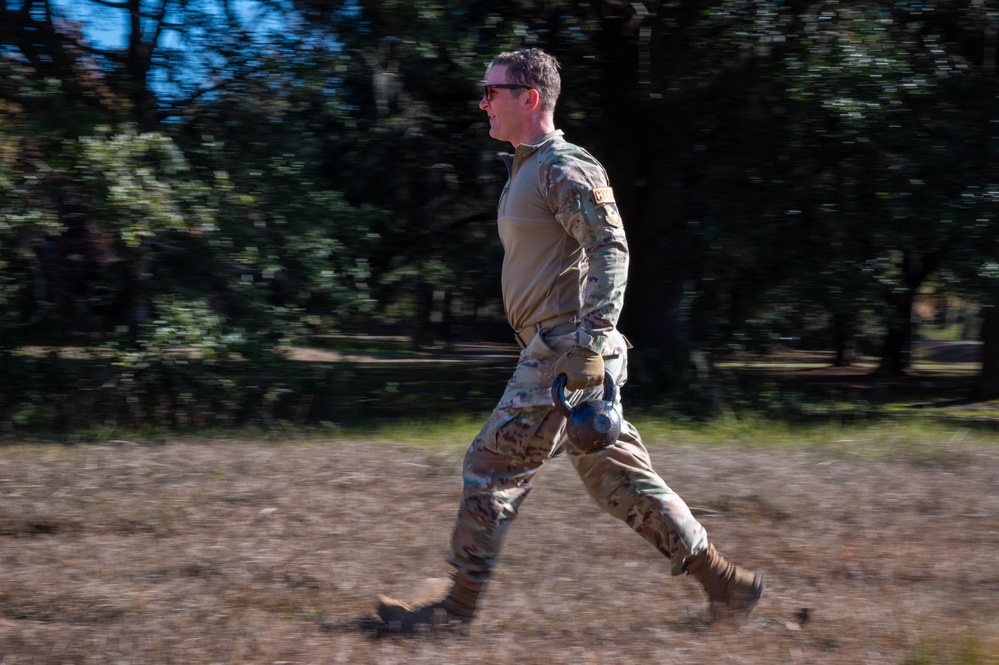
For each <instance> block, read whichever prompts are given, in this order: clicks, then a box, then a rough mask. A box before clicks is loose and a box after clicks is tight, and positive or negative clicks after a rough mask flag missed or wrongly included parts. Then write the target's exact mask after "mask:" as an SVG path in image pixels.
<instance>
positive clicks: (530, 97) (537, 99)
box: [524, 88, 541, 111]
mask: <svg viewBox="0 0 999 665" xmlns="http://www.w3.org/2000/svg"><path fill="white" fill-rule="evenodd" d="M540 104H541V93H539V92H538V91H537V90H535V89H534V88H529V89H528V91H527V99H526V100H525V102H524V106H525V107H526V108H527V110H528V111H533V110H534V109H536V108H538V106H539V105H540Z"/></svg>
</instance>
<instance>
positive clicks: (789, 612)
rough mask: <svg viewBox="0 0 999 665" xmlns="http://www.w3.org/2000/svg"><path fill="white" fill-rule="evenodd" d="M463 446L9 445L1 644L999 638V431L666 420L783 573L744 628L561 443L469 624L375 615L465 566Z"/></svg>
mask: <svg viewBox="0 0 999 665" xmlns="http://www.w3.org/2000/svg"><path fill="white" fill-rule="evenodd" d="M462 448H463V443H462V442H455V443H454V445H453V446H450V447H449V448H447V449H443V450H435V451H429V450H426V449H420V448H413V447H409V446H402V445H395V444H392V443H384V442H333V443H319V442H308V443H287V444H283V445H280V444H273V443H270V444H269V443H260V442H231V441H230V442H221V441H213V442H206V441H185V442H177V443H172V444H169V445H161V446H139V445H129V444H121V445H114V446H90V447H61V446H50V445H45V446H16V447H8V448H0V662H4V663H15V662H16V663H33V664H36V665H42V664H49V663H52V664H55V663H59V664H64V663H73V664H75V663H80V664H82V663H108V662H115V663H136V664H138V663H142V664H144V665H153V664H159V663H184V664H185V665H196V664H200V663H204V664H207V663H242V664H255V663H261V664H263V663H268V664H271V663H275V662H285V663H351V664H366V663H566V664H569V663H572V664H574V665H575V664H578V663H599V664H601V665H603V664H607V663H634V662H646V661H654V662H676V663H705V664H706V663H756V664H769V663H774V664H776V663H781V664H786V663H849V664H851V665H852V664H856V663H868V664H871V663H890V664H895V665H897V664H900V663H905V662H957V660H956V659H957V658H958V655H959V654H960V653H963V651H962V650H963V649H966V648H974V649H977V653H978V654H979V656H980V658H981V660H979V661H976V662H989V663H994V662H996V661H995V659H994V658H993V657H992V656H990V655H989V654H995V653H997V652H999V628H997V626H999V609H997V608H996V603H995V598H996V595H997V593H999V568H997V566H996V563H995V552H996V551H997V550H999V518H997V517H996V516H997V515H999V492H997V489H999V450H997V449H995V448H981V447H978V446H970V445H962V444H961V443H960V442H958V441H957V440H956V439H955V441H952V442H949V443H944V444H940V445H939V446H936V445H934V446H933V447H932V451H928V450H924V449H923V448H916V449H914V448H913V447H912V446H911V445H907V444H906V442H902V443H900V445H899V449H898V450H897V451H891V450H889V451H886V452H887V454H885V455H881V456H879V459H875V460H872V459H865V457H864V456H863V455H862V454H861V453H862V452H863V450H864V447H863V442H862V441H856V442H853V443H849V444H844V443H830V445H829V446H820V447H816V448H812V449H808V450H796V451H778V450H765V449H754V450H746V449H743V448H737V447H717V448H716V447H712V448H710V449H698V448H693V447H687V446H670V445H666V444H665V443H663V442H653V443H652V444H651V445H650V448H651V451H652V456H653V460H654V462H655V464H656V467H657V469H659V470H660V473H662V474H663V476H664V477H665V478H666V479H667V481H668V482H669V483H670V484H671V485H672V486H673V487H674V488H675V489H677V490H678V491H679V492H680V494H681V495H682V496H684V497H685V498H686V499H687V501H688V502H689V503H690V504H691V505H692V507H693V509H694V511H695V512H696V513H697V514H698V515H699V517H700V518H701V519H702V520H703V522H704V524H705V525H706V527H707V528H708V531H709V533H710V534H711V537H712V539H713V540H714V542H716V544H717V545H718V546H719V547H720V548H721V549H722V550H723V551H725V552H726V553H728V554H730V555H732V556H733V557H734V558H735V559H736V560H738V561H740V562H743V563H746V564H748V565H752V566H759V567H761V568H763V569H765V570H766V571H767V573H768V577H769V588H768V592H767V595H766V596H765V599H764V601H763V603H762V604H761V605H760V607H759V608H758V609H757V611H756V613H755V614H754V615H753V617H752V618H751V619H750V621H749V622H748V623H747V624H746V625H745V626H743V627H742V629H741V630H734V629H733V628H732V627H730V626H726V625H711V624H709V622H708V620H707V613H706V607H705V603H704V599H703V597H702V594H701V592H700V591H699V589H698V588H697V586H696V584H695V583H694V582H693V581H692V580H690V579H689V578H671V577H670V575H669V569H668V566H667V564H666V562H665V561H664V560H662V559H661V558H660V557H659V556H658V555H657V554H656V553H655V552H654V551H653V550H652V548H651V547H650V546H648V545H647V544H645V542H644V541H642V540H641V539H640V538H639V537H638V536H637V535H635V534H633V533H632V532H630V530H628V529H627V527H625V526H624V525H622V524H620V523H618V522H616V521H615V520H614V519H612V518H611V517H609V516H607V515H605V514H604V513H603V512H602V511H601V510H600V509H599V508H598V507H597V506H595V505H594V504H593V503H592V502H591V501H590V500H589V499H588V497H587V496H586V495H585V492H584V491H583V489H582V487H581V485H580V483H579V481H578V479H577V478H576V477H575V474H574V472H573V471H572V468H571V465H570V464H569V463H568V462H567V461H566V460H555V461H554V462H553V463H552V464H551V465H550V467H549V469H548V470H547V471H546V473H545V475H544V476H543V477H542V478H541V479H540V481H539V484H538V487H537V489H536V490H535V493H534V494H533V495H532V496H531V497H530V499H529V500H528V501H527V502H526V504H525V506H524V510H523V512H522V514H521V517H520V518H519V519H518V521H517V522H516V523H515V524H514V526H513V528H512V529H511V531H510V534H509V537H508V540H507V544H506V550H505V552H504V555H503V559H502V564H501V567H500V568H499V570H498V573H497V577H496V579H495V581H494V583H493V584H492V586H491V588H490V589H489V593H488V595H487V596H486V598H485V601H484V603H483V607H482V613H481V617H480V619H479V621H478V622H477V623H476V624H475V625H474V626H473V629H472V631H471V634H470V635H468V636H465V637H449V638H431V639H413V638H398V639H397V638H392V639H381V640H376V639H373V638H372V637H370V635H369V634H368V633H366V632H364V631H362V630H360V629H359V627H358V626H359V622H360V620H361V619H362V618H364V617H367V616H369V615H370V613H371V611H372V610H373V608H374V604H375V597H376V595H377V594H378V593H391V594H396V595H401V596H404V597H407V598H413V599H416V600H419V599H421V598H424V599H431V598H435V597H436V594H438V593H440V591H441V589H442V588H443V587H444V586H445V581H444V580H443V579H442V578H443V577H444V576H445V574H446V567H445V566H444V563H443V562H444V558H445V556H446V554H447V543H448V537H449V535H450V528H451V524H452V521H453V519H454V513H455V508H456V505H457V500H458V496H459V492H460V480H459V471H460V461H461V452H462ZM914 450H916V452H914ZM918 451H923V452H918ZM969 645H970V647H969ZM921 649H922V652H921V651H920V650H921ZM920 653H923V654H929V655H930V656H933V655H934V654H938V655H937V656H936V660H931V661H917V660H913V659H914V658H915V655H918V654H920ZM988 658H993V659H992V660H987V659H988ZM907 659H908V660H907ZM962 662H968V661H962Z"/></svg>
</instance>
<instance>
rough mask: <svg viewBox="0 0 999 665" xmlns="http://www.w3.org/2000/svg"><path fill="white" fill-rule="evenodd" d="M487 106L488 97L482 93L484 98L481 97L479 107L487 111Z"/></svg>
mask: <svg viewBox="0 0 999 665" xmlns="http://www.w3.org/2000/svg"><path fill="white" fill-rule="evenodd" d="M487 106H489V100H487V99H486V96H485V95H482V98H481V99H479V108H480V109H482V110H483V111H485V110H486V107H487Z"/></svg>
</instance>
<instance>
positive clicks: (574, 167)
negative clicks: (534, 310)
mask: <svg viewBox="0 0 999 665" xmlns="http://www.w3.org/2000/svg"><path fill="white" fill-rule="evenodd" d="M580 153H581V154H580V155H571V154H570V155H562V156H560V158H558V159H556V160H554V161H553V163H551V164H550V165H549V166H550V168H549V169H548V172H547V174H545V176H546V177H545V179H544V180H543V182H546V191H547V196H548V202H549V205H550V206H551V209H552V211H553V212H554V213H555V218H556V219H557V220H558V222H559V223H560V224H561V225H562V227H563V228H564V229H565V230H566V232H567V233H569V235H571V236H572V237H573V238H575V239H576V241H577V242H579V244H580V246H581V247H582V249H583V253H584V255H585V259H584V265H583V270H584V274H585V282H584V287H583V306H582V308H581V309H580V311H579V315H580V318H581V319H582V322H581V325H580V328H579V330H578V332H577V337H578V340H577V341H578V344H579V345H580V346H582V347H585V348H588V349H591V350H593V351H596V352H597V353H601V354H609V353H612V349H611V348H610V347H611V346H612V345H613V344H614V343H615V340H611V339H609V338H608V335H610V333H612V332H613V331H614V330H615V329H616V327H617V322H618V319H619V318H620V316H621V308H622V306H623V304H624V290H625V286H626V285H627V281H628V242H627V239H626V238H625V234H624V226H623V224H622V222H621V214H620V213H619V212H618V208H617V202H616V201H615V199H614V192H613V190H612V189H611V188H610V186H609V183H608V178H607V173H606V171H604V168H603V166H601V165H600V163H599V162H597V161H596V160H595V159H593V158H592V157H590V156H589V154H588V153H585V152H584V151H582V150H581V149H580Z"/></svg>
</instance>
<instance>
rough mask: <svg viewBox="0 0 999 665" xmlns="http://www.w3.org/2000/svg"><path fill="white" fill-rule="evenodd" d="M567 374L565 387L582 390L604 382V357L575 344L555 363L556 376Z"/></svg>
mask: <svg viewBox="0 0 999 665" xmlns="http://www.w3.org/2000/svg"><path fill="white" fill-rule="evenodd" d="M559 374H565V378H566V381H565V387H566V388H567V389H569V390H582V389H583V388H589V387H590V386H599V385H601V384H602V383H603V382H604V359H603V358H602V357H601V356H600V354H599V353H597V352H595V351H590V350H589V349H584V348H583V347H581V346H574V347H572V348H571V349H569V350H568V351H566V352H565V353H564V354H563V355H562V357H561V358H559V359H558V362H556V363H555V376H558V375H559Z"/></svg>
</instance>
